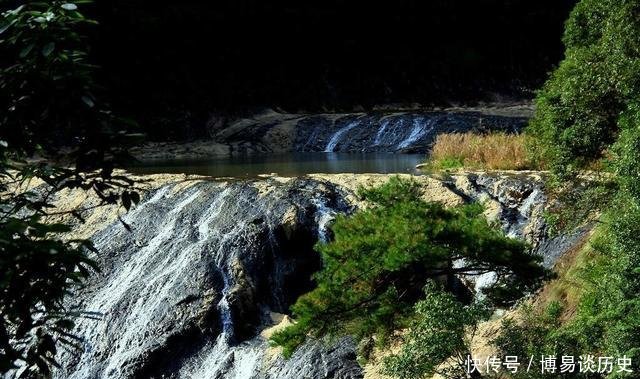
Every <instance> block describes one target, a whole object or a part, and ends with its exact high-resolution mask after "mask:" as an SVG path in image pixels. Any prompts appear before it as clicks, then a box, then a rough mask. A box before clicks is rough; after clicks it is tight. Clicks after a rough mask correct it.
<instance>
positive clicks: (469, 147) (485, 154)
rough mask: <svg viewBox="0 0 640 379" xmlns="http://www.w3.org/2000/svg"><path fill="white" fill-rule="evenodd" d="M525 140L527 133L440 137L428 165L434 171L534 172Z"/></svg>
mask: <svg viewBox="0 0 640 379" xmlns="http://www.w3.org/2000/svg"><path fill="white" fill-rule="evenodd" d="M525 140H526V136H525V135H524V134H508V133H490V134H477V133H471V132H469V133H452V134H441V135H439V136H438V137H437V138H436V141H435V143H434V145H433V149H432V151H431V156H430V159H429V162H428V165H427V166H428V167H430V168H433V169H452V168H471V169H487V170H524V169H532V168H534V167H532V166H533V164H532V161H531V160H530V159H529V157H528V154H527V149H526V142H525Z"/></svg>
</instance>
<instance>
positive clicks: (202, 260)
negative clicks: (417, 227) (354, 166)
mask: <svg viewBox="0 0 640 379" xmlns="http://www.w3.org/2000/svg"><path fill="white" fill-rule="evenodd" d="M332 191H333V190H332V189H331V188H329V187H326V186H325V185H321V184H319V183H318V182H316V181H313V180H310V179H297V180H293V181H290V182H288V183H279V182H276V181H269V182H236V183H216V182H198V183H194V184H190V185H180V184H169V185H165V186H163V187H161V188H160V189H158V190H156V191H155V192H153V193H151V194H150V195H149V196H148V198H147V199H146V200H144V201H143V202H141V204H139V205H138V206H137V207H136V208H134V209H133V210H132V211H131V212H130V213H128V214H127V215H125V217H124V219H125V221H126V222H127V223H128V224H130V225H131V226H132V228H133V232H128V231H127V230H126V229H125V228H124V227H123V226H122V225H121V224H120V223H119V222H115V223H113V224H112V225H110V226H108V227H107V228H106V229H105V230H102V231H100V232H98V233H97V234H96V235H95V236H94V237H93V238H92V239H93V241H94V243H95V245H96V247H97V248H98V250H99V251H100V254H99V256H98V257H99V259H100V264H101V267H103V273H101V274H98V275H96V276H95V278H92V280H91V283H90V285H89V287H88V288H87V289H85V290H83V291H81V292H80V293H78V294H77V295H75V296H74V298H73V299H71V300H73V301H74V302H76V303H79V307H81V309H83V310H85V311H86V312H88V313H90V314H92V315H94V316H95V317H91V318H83V319H79V320H77V323H76V329H75V330H74V332H73V333H74V334H75V335H77V336H78V337H79V338H80V341H81V349H82V351H81V352H78V351H60V352H59V355H58V361H60V362H61V363H62V364H63V366H64V367H63V368H61V369H59V370H56V371H55V372H54V378H58V379H62V378H65V379H66V378H70V379H81V378H82V379H85V378H105V379H110V378H131V377H165V376H169V377H179V378H193V379H200V378H207V379H208V378H229V379H249V378H258V377H259V378H260V379H267V378H289V377H288V376H286V375H285V376H282V375H281V374H279V372H280V370H281V369H280V368H278V367H275V366H273V367H271V368H269V372H270V374H268V375H267V374H264V372H266V371H264V370H266V368H265V365H266V364H267V363H268V362H266V361H265V357H266V356H267V353H266V352H267V349H268V348H269V344H268V342H267V341H266V340H265V339H263V338H262V337H260V336H259V335H258V336H256V337H250V336H247V335H246V332H243V333H244V334H239V333H238V330H239V329H238V328H247V325H250V323H252V322H260V321H259V320H260V319H264V317H263V316H261V315H263V314H265V313H268V312H269V311H270V305H269V304H272V306H274V307H278V304H280V303H282V300H281V299H275V300H271V297H270V296H266V297H257V296H259V294H261V293H264V292H267V293H268V292H271V294H272V295H271V296H275V297H278V296H282V293H285V292H286V291H285V290H283V288H282V287H283V286H289V287H287V288H290V286H292V285H294V286H295V285H299V283H298V282H296V283H295V284H294V283H291V282H289V281H287V280H288V279H286V275H287V272H289V271H287V270H291V268H287V267H289V266H290V265H291V263H286V262H287V261H282V263H278V262H280V260H282V259H285V257H280V256H279V254H283V253H282V251H281V249H282V246H281V243H283V242H282V241H281V239H282V238H283V237H282V236H281V235H278V234H277V233H276V230H278V229H279V228H280V227H281V225H282V223H283V222H285V221H284V220H285V219H286V217H285V216H286V215H287V214H289V213H291V212H292V211H295V212H296V214H298V216H297V217H298V218H297V219H296V220H299V221H295V222H300V223H301V224H300V225H306V226H304V227H305V228H310V229H308V233H311V234H310V235H317V236H318V238H319V239H326V238H327V233H328V229H327V226H328V223H329V221H330V220H331V219H333V217H334V215H335V214H336V212H337V211H339V210H340V207H337V205H336V204H337V203H336V202H335V201H334V200H331V199H335V198H338V197H337V196H338V195H337V194H335V193H333V194H332ZM300 212H301V213H300ZM301 227H302V226H300V227H298V228H301ZM313 233H316V234H313ZM314 242H315V241H314V239H313V237H312V238H311V239H308V240H306V242H305V243H306V244H308V245H307V247H303V246H294V247H290V249H293V250H294V251H296V253H298V254H302V253H304V254H302V255H301V256H300V257H298V258H296V259H310V257H309V256H308V255H309V254H310V250H311V248H312V246H313V244H314ZM298 250H300V251H298ZM289 254H290V253H289ZM305 257H307V258H305ZM286 259H289V258H286ZM301 264H302V265H307V266H308V263H304V262H302V263H301ZM270 265H271V266H270ZM273 265H276V266H275V267H272V266H273ZM283 265H284V266H283ZM278 267H281V268H278ZM308 267H310V266H308ZM293 269H294V270H295V266H294V267H293ZM270 270H273V271H270ZM283 275H284V277H282V276H283ZM307 275H308V276H310V275H311V272H309V273H308V274H307ZM307 275H303V277H304V276H307ZM258 285H261V286H263V287H262V290H259V289H258V287H256V286H258ZM261 291H262V292H261ZM260 296H264V295H260ZM246 299H249V300H246ZM238 304H240V305H238ZM242 304H245V305H242ZM246 304H248V305H246ZM239 306H241V307H245V308H238V307H239ZM286 306H287V304H285V305H283V307H286ZM246 307H249V308H246ZM284 310H285V309H278V308H277V311H278V312H283V311H284ZM212 315H213V316H212ZM214 316H215V317H214ZM251 320H257V321H251ZM255 327H256V328H258V327H259V325H257V324H256V325H255ZM243 330H244V329H243ZM243 339H244V340H243ZM314 351H315V350H314ZM314 354H316V353H314ZM317 354H324V353H322V350H321V348H320V347H319V348H317ZM273 362H276V363H277V364H280V365H282V367H285V366H286V367H287V369H288V370H296V368H295V367H292V366H290V365H289V366H287V365H285V364H284V363H282V361H281V360H279V359H276V360H275V361H273ZM276 363H273V364H276ZM298 364H304V362H302V361H300V362H299V363H298ZM297 370H298V371H299V370H303V368H298V369H297ZM304 370H307V371H309V372H311V371H313V370H316V369H315V368H304ZM310 370H311V371H310ZM313 372H315V371H313ZM309 375H310V377H315V375H316V374H309ZM318 375H319V374H318ZM292 379H293V378H292Z"/></svg>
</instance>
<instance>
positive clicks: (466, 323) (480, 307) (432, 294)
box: [383, 286, 491, 379]
mask: <svg viewBox="0 0 640 379" xmlns="http://www.w3.org/2000/svg"><path fill="white" fill-rule="evenodd" d="M425 295H426V297H425V299H424V300H420V301H419V302H417V303H416V305H415V306H414V313H415V315H414V320H413V321H412V322H411V324H410V326H409V330H408V331H407V332H406V334H405V335H403V338H402V339H403V341H402V347H401V348H400V352H399V353H397V354H392V355H391V356H388V357H386V358H385V360H384V370H383V372H384V373H385V374H388V375H390V376H392V377H395V378H399V379H420V378H430V377H433V375H434V374H438V375H439V376H442V377H444V378H460V379H462V378H467V377H468V375H467V365H466V362H467V359H468V358H469V357H471V356H472V354H471V340H472V339H473V337H474V335H475V331H476V328H477V326H478V323H479V322H480V321H483V320H485V319H487V318H488V317H489V316H490V315H491V310H490V308H489V307H487V306H486V304H484V303H481V302H478V303H474V304H471V305H466V306H465V305H463V304H462V303H460V302H459V301H458V300H457V299H456V298H455V297H454V296H453V295H451V294H449V293H447V292H443V291H441V290H439V289H438V288H437V287H435V286H429V287H428V288H427V289H426V290H425ZM443 362H447V363H445V364H442V363H443Z"/></svg>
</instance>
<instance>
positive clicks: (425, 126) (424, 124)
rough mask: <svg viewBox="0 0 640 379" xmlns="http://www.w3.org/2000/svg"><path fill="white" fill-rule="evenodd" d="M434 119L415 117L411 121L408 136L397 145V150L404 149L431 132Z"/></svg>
mask: <svg viewBox="0 0 640 379" xmlns="http://www.w3.org/2000/svg"><path fill="white" fill-rule="evenodd" d="M435 122H436V118H423V117H417V118H415V119H414V120H413V128H412V129H411V132H410V133H409V135H408V136H407V137H406V138H405V139H404V140H402V142H400V143H399V144H398V147H397V150H401V149H405V148H407V147H410V146H411V145H413V144H414V143H415V142H416V141H418V140H419V139H421V138H422V137H424V136H425V135H426V134H427V133H429V132H431V131H432V130H433V126H432V125H433V124H435Z"/></svg>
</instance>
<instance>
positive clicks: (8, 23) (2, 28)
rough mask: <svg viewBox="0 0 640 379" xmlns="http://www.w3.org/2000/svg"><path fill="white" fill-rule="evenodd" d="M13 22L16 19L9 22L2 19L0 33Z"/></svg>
mask: <svg viewBox="0 0 640 379" xmlns="http://www.w3.org/2000/svg"><path fill="white" fill-rule="evenodd" d="M15 22H16V20H11V21H10V22H5V21H3V22H2V24H0V34H2V33H4V32H6V31H7V29H9V28H10V27H11V25H13V24H14V23H15Z"/></svg>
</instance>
